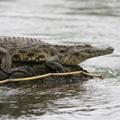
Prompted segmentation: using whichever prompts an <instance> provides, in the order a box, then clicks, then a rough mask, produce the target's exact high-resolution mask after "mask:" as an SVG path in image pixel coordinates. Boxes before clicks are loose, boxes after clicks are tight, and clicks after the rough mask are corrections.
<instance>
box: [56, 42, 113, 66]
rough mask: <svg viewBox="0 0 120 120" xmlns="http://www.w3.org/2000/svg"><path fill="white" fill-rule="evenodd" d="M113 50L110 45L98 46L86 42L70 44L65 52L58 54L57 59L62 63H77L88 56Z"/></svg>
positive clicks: (96, 55)
mask: <svg viewBox="0 0 120 120" xmlns="http://www.w3.org/2000/svg"><path fill="white" fill-rule="evenodd" d="M113 50H114V49H113V48H112V47H104V46H102V47H101V48H100V47H95V46H91V45H86V44H85V45H78V46H71V47H69V50H68V51H67V52H64V53H63V54H60V55H59V57H58V61H59V62H60V63H61V64H63V65H77V64H80V63H81V62H83V61H85V60H87V59H89V58H93V57H98V56H102V55H107V54H110V53H112V52H113Z"/></svg>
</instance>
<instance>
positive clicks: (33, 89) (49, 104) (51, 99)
mask: <svg viewBox="0 0 120 120" xmlns="http://www.w3.org/2000/svg"><path fill="white" fill-rule="evenodd" d="M1 89H4V90H3V91H4V93H5V95H2V96H1V97H2V98H1V99H0V101H3V102H2V104H1V105H0V106H1V115H3V116H4V115H7V114H9V115H10V116H12V117H15V118H17V117H19V116H21V115H28V116H29V115H32V114H34V115H36V116H37V115H43V114H46V113H51V112H55V111H56V110H57V109H58V108H59V107H60V108H62V106H63V107H64V101H61V103H60V105H58V106H56V105H55V101H57V100H58V101H59V99H64V98H65V99H67V98H69V99H70V97H75V96H77V95H80V96H82V94H84V92H85V88H84V87H83V86H82V85H81V86H80V85H79V84H73V85H72V84H71V85H64V86H61V87H57V88H51V89H44V88H42V89H41V86H39V85H25V86H24V85H23V86H22V87H21V88H17V89H14V88H13V89H9V88H4V87H1ZM24 90H25V91H24ZM3 91H1V92H2V93H3ZM62 104H63V105H62ZM61 105H62V106H61ZM57 107H58V108H57ZM66 107H73V105H70V104H68V105H67V106H66ZM11 109H12V110H11Z"/></svg>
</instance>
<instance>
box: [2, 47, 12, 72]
mask: <svg viewBox="0 0 120 120" xmlns="http://www.w3.org/2000/svg"><path fill="white" fill-rule="evenodd" d="M0 64H1V65H0V68H1V70H3V71H4V72H6V73H10V69H11V66H12V59H11V56H10V54H9V52H8V51H7V50H6V49H5V48H2V47H0Z"/></svg>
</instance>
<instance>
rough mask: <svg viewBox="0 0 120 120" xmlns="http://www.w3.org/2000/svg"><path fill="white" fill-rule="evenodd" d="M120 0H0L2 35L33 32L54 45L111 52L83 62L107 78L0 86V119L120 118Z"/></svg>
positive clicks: (70, 119) (91, 119) (83, 119)
mask: <svg viewBox="0 0 120 120" xmlns="http://www.w3.org/2000/svg"><path fill="white" fill-rule="evenodd" d="M119 31H120V1H119V0H54V1H53V0H44V1H43V0H29V1H28V0H0V35H10V36H33V37H39V38H41V39H42V40H45V41H47V42H50V43H53V44H60V43H62V44H71V43H73V42H75V43H80V42H85V43H90V44H98V45H103V44H105V45H110V46H112V47H113V48H115V51H114V53H113V54H111V55H107V56H103V57H97V58H94V59H90V60H88V61H86V62H84V63H82V64H81V65H82V66H83V67H84V68H86V69H87V70H88V71H91V72H94V73H100V74H102V75H103V76H104V78H105V79H104V80H97V79H94V80H90V81H87V82H84V83H83V84H81V83H77V84H71V85H63V86H61V87H55V88H49V89H41V88H40V87H39V86H38V85H23V86H19V87H17V88H16V87H7V86H1V87H0V119H5V120H7V119H12V120H13V119H23V120H29V119H41V120H61V119H64V120H68V119H69V120H76V119H82V120H96V119H97V120H101V119H104V120H108V119H109V120H113V119H114V120H119V119H120V65H119V63H120V62H119V61H120V32H119Z"/></svg>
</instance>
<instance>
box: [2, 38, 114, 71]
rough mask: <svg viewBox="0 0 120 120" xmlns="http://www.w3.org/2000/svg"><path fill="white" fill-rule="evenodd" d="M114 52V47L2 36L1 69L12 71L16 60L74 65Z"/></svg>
mask: <svg viewBox="0 0 120 120" xmlns="http://www.w3.org/2000/svg"><path fill="white" fill-rule="evenodd" d="M112 52H113V48H112V47H105V48H104V47H103V48H99V47H95V46H92V45H89V44H78V45H54V44H50V43H47V42H45V41H42V40H40V39H39V38H31V37H8V36H1V37H0V64H1V66H0V69H2V70H3V71H5V72H10V70H11V68H12V65H13V63H14V62H20V63H22V62H27V63H29V62H33V63H42V62H45V63H47V64H49V63H54V64H55V65H56V64H57V66H59V67H60V66H62V65H72V66H74V65H78V64H80V63H81V62H84V61H85V60H87V59H89V58H93V57H97V56H102V55H106V54H110V53H112ZM50 65H51V64H50ZM52 66H53V64H52Z"/></svg>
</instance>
